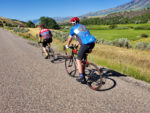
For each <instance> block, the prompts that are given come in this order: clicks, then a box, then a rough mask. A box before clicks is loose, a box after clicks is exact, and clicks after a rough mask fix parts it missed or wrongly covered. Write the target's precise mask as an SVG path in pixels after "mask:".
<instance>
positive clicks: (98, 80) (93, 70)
mask: <svg viewBox="0 0 150 113" xmlns="http://www.w3.org/2000/svg"><path fill="white" fill-rule="evenodd" d="M85 78H86V80H87V85H88V86H89V87H90V88H91V89H93V90H96V91H98V90H100V88H101V86H102V82H103V80H102V75H101V74H100V69H99V68H98V67H97V65H95V64H93V63H88V64H85Z"/></svg>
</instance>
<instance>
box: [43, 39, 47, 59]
mask: <svg viewBox="0 0 150 113" xmlns="http://www.w3.org/2000/svg"><path fill="white" fill-rule="evenodd" d="M46 46H47V40H46V39H44V40H43V51H44V53H45V55H46V57H45V58H46V59H47V58H48V52H47V51H46Z"/></svg>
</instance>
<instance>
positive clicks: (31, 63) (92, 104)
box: [0, 29, 150, 113]
mask: <svg viewBox="0 0 150 113" xmlns="http://www.w3.org/2000/svg"><path fill="white" fill-rule="evenodd" d="M30 43H31V42H30ZM106 71H107V70H106ZM106 74H107V75H108V74H110V76H109V77H108V78H107V79H106V84H105V85H104V86H103V90H102V91H98V92H96V91H93V90H91V89H90V88H89V87H88V86H86V85H81V84H80V83H78V82H77V81H76V80H75V79H73V78H71V77H69V76H68V75H67V74H66V73H65V70H64V63H62V62H60V63H59V62H57V63H56V64H52V63H51V62H50V61H49V60H45V59H44V58H43V56H42V55H41V51H40V49H39V48H37V47H35V46H32V45H31V44H29V41H27V40H25V39H22V38H20V37H19V36H16V35H14V34H12V33H10V32H8V31H5V30H2V29H0V113H150V85H149V84H147V83H145V82H142V81H137V80H135V79H133V78H130V77H126V76H123V75H121V74H119V73H116V72H113V71H109V72H108V71H107V73H106Z"/></svg>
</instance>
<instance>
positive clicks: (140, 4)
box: [82, 0, 150, 16]
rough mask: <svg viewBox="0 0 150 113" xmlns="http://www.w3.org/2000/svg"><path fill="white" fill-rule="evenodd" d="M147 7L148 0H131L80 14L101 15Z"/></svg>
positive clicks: (149, 0) (148, 4)
mask: <svg viewBox="0 0 150 113" xmlns="http://www.w3.org/2000/svg"><path fill="white" fill-rule="evenodd" d="M147 7H150V0H132V1H131V2H129V3H126V4H123V5H120V6H117V7H115V8H110V9H107V10H100V11H96V12H90V13H87V14H85V15H82V16H102V15H108V14H111V13H116V12H122V11H129V10H140V9H143V8H147Z"/></svg>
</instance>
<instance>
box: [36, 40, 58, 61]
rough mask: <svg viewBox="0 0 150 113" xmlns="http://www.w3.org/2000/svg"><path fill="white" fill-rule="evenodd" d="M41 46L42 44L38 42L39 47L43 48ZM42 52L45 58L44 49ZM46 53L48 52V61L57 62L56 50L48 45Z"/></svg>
mask: <svg viewBox="0 0 150 113" xmlns="http://www.w3.org/2000/svg"><path fill="white" fill-rule="evenodd" d="M41 44H42V42H38V45H39V46H40V47H42V45H41ZM41 51H42V56H43V53H44V51H43V48H41ZM46 51H47V52H48V59H51V62H52V63H54V60H55V53H54V50H53V49H52V48H51V47H49V46H48V45H46Z"/></svg>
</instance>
